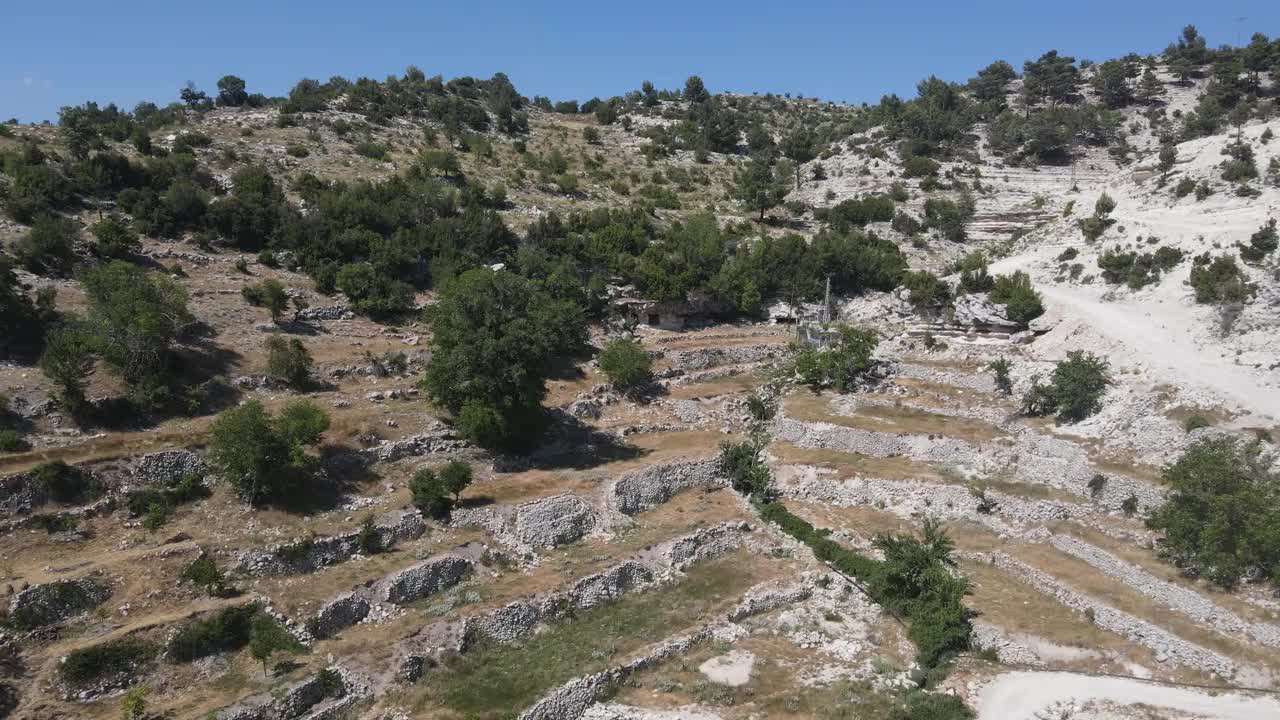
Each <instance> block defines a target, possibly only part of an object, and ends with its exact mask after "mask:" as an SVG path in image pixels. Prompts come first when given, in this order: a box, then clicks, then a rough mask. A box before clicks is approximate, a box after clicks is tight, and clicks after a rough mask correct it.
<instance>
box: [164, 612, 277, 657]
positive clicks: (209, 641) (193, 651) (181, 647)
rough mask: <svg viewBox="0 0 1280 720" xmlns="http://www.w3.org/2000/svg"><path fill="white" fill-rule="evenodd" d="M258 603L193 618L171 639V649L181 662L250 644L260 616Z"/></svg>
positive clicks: (173, 655) (169, 649) (171, 655)
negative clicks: (254, 624)
mask: <svg viewBox="0 0 1280 720" xmlns="http://www.w3.org/2000/svg"><path fill="white" fill-rule="evenodd" d="M258 612H259V606H258V604H256V603H249V604H247V605H237V606H235V607H229V608H225V609H223V610H219V611H218V612H216V613H214V614H213V615H212V616H210V617H208V618H206V619H204V620H193V621H191V622H189V623H187V624H186V625H185V626H183V627H182V628H181V629H180V630H178V632H177V633H176V634H175V635H174V636H173V638H172V639H171V640H169V645H168V647H167V652H168V655H169V657H170V658H172V659H173V660H175V661H177V662H191V661H193V660H198V659H200V658H202V657H208V656H209V655H215V654H217V653H222V652H231V651H234V650H239V649H240V648H242V647H244V646H245V645H248V644H249V628H250V623H251V622H252V621H253V618H254V617H255V616H257V615H258Z"/></svg>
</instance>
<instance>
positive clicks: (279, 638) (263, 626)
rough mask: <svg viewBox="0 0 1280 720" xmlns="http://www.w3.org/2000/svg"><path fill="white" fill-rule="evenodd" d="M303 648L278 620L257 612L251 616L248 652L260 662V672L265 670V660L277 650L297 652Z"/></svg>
mask: <svg viewBox="0 0 1280 720" xmlns="http://www.w3.org/2000/svg"><path fill="white" fill-rule="evenodd" d="M302 650H303V646H302V643H300V642H298V639H297V638H295V637H294V636H293V635H291V634H290V633H289V631H288V630H287V629H285V627H284V626H283V625H281V624H280V621H278V620H276V619H275V618H273V617H271V616H270V615H268V614H266V613H265V612H259V613H258V614H257V615H254V616H253V620H252V621H251V622H250V625H249V653H250V654H251V655H253V657H254V659H255V660H260V661H261V662H262V672H263V673H264V674H265V673H266V672H267V661H268V660H270V659H271V656H272V655H274V654H275V653H278V652H289V653H297V652H301V651H302Z"/></svg>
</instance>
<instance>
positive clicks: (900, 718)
mask: <svg viewBox="0 0 1280 720" xmlns="http://www.w3.org/2000/svg"><path fill="white" fill-rule="evenodd" d="M972 717H973V711H972V710H970V709H969V707H968V706H967V705H965V704H964V701H963V700H961V699H960V698H958V697H956V696H955V695H946V694H943V693H926V692H920V691H914V692H910V693H908V694H907V697H906V702H905V703H903V704H902V705H901V706H898V707H896V708H894V711H893V715H892V716H890V720H970V718H972Z"/></svg>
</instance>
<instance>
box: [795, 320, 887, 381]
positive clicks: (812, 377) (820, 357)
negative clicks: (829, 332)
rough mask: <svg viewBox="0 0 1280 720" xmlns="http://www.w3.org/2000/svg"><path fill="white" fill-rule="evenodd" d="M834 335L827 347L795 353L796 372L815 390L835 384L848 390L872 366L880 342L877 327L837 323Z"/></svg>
mask: <svg viewBox="0 0 1280 720" xmlns="http://www.w3.org/2000/svg"><path fill="white" fill-rule="evenodd" d="M833 334H834V337H833V338H832V342H831V343H830V345H828V346H827V347H825V348H821V349H819V348H813V347H809V348H805V349H804V350H801V351H800V352H799V353H797V354H796V361H795V365H796V367H795V369H796V374H797V375H798V376H799V379H800V382H802V383H804V384H805V385H808V386H809V387H810V388H812V389H814V390H818V389H820V388H823V387H832V388H834V389H836V390H837V391H839V392H848V391H849V390H851V389H853V388H854V387H855V386H856V385H857V382H858V380H859V379H861V378H862V376H863V375H864V374H865V373H866V372H867V370H870V369H871V365H872V362H871V355H872V354H873V353H874V352H875V350H876V346H877V345H879V342H880V341H879V339H878V337H877V336H876V333H875V331H874V330H863V329H858V328H851V327H848V326H845V325H837V326H835V328H834V330H833Z"/></svg>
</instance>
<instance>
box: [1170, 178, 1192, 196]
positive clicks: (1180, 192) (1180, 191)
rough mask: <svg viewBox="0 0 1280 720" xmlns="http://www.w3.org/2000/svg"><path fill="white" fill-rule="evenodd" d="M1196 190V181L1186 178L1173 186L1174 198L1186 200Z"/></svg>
mask: <svg viewBox="0 0 1280 720" xmlns="http://www.w3.org/2000/svg"><path fill="white" fill-rule="evenodd" d="M1195 189H1196V181H1195V180H1194V179H1192V178H1189V177H1184V178H1182V179H1181V180H1179V181H1178V184H1177V185H1174V186H1173V196H1174V197H1179V198H1184V197H1186V196H1188V195H1190V194H1191V193H1192V192H1193V191H1194V190H1195Z"/></svg>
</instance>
